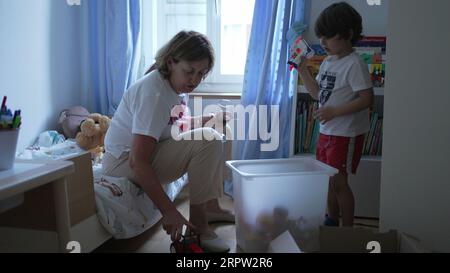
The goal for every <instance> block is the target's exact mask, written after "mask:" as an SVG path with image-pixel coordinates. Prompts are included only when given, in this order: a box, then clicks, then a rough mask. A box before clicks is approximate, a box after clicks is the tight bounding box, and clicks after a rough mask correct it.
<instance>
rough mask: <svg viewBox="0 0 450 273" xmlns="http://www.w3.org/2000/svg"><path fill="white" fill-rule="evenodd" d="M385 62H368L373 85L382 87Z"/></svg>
mask: <svg viewBox="0 0 450 273" xmlns="http://www.w3.org/2000/svg"><path fill="white" fill-rule="evenodd" d="M385 71H386V67H385V64H369V73H370V79H371V80H372V84H373V87H384V75H385Z"/></svg>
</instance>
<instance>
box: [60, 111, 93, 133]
mask: <svg viewBox="0 0 450 273" xmlns="http://www.w3.org/2000/svg"><path fill="white" fill-rule="evenodd" d="M88 115H89V111H88V110H86V108H84V107H82V106H74V107H71V108H69V109H65V110H63V111H62V112H61V113H60V114H59V122H58V124H59V125H60V127H61V129H62V133H63V134H64V136H65V137H66V138H75V137H76V136H77V133H78V132H80V125H81V122H83V121H84V120H85V119H86V118H87V117H88Z"/></svg>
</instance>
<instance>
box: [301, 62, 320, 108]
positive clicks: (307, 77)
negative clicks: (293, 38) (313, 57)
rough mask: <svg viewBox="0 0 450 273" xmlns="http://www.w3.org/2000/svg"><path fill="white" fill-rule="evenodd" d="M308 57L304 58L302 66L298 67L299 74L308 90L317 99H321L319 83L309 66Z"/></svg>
mask: <svg viewBox="0 0 450 273" xmlns="http://www.w3.org/2000/svg"><path fill="white" fill-rule="evenodd" d="M307 62H308V61H307V59H305V58H302V62H301V63H300V68H299V69H298V74H299V75H300V78H301V79H302V81H303V83H304V84H305V87H306V90H307V91H308V93H309V94H310V95H311V97H313V99H315V100H319V85H318V84H317V82H316V79H314V78H313V77H312V75H311V73H310V72H309V70H308V68H307Z"/></svg>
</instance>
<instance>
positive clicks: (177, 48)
mask: <svg viewBox="0 0 450 273" xmlns="http://www.w3.org/2000/svg"><path fill="white" fill-rule="evenodd" d="M169 58H172V59H173V61H174V62H176V63H177V62H179V61H182V60H183V61H187V62H192V61H200V60H202V59H208V60H209V65H208V72H207V73H209V72H210V71H211V69H212V68H213V66H214V49H213V47H212V45H211V42H210V41H209V40H208V38H207V37H206V36H205V35H203V34H201V33H199V32H196V31H184V30H182V31H180V32H178V33H177V34H176V35H175V36H174V37H173V38H172V39H171V40H170V41H169V42H168V43H167V44H166V45H164V46H163V47H162V48H161V49H160V50H159V51H158V52H157V53H156V58H155V59H156V62H155V64H153V65H152V66H151V67H150V68H149V69H148V71H147V72H146V73H145V74H148V73H150V72H151V71H153V70H155V69H158V70H159V72H160V73H161V74H162V75H163V76H164V77H165V78H168V77H169V76H170V71H169V67H168V60H169ZM207 73H206V74H207Z"/></svg>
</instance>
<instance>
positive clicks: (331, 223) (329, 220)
mask: <svg viewBox="0 0 450 273" xmlns="http://www.w3.org/2000/svg"><path fill="white" fill-rule="evenodd" d="M323 225H324V226H329V227H338V226H339V221H338V220H334V219H332V218H330V217H325V221H324V222H323Z"/></svg>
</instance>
